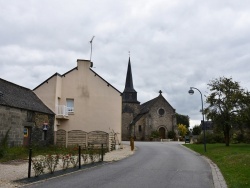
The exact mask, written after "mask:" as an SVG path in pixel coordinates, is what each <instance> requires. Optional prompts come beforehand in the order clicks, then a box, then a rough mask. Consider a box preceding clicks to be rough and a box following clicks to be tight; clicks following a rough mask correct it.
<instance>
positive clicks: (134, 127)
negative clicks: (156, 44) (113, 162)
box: [122, 58, 177, 141]
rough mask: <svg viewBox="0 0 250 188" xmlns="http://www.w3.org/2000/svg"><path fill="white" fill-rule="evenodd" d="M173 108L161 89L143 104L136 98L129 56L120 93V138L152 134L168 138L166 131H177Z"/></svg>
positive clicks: (149, 137) (146, 138) (127, 138)
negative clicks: (123, 87) (123, 86)
mask: <svg viewBox="0 0 250 188" xmlns="http://www.w3.org/2000/svg"><path fill="white" fill-rule="evenodd" d="M175 114H176V113H175V109H174V108H173V107H172V106H171V105H170V104H169V103H168V101H167V100H166V99H165V98H164V97H163V95H162V91H161V90H160V91H159V95H158V96H157V97H155V98H154V99H152V100H149V101H147V102H145V103H143V104H140V102H139V101H138V100H137V92H136V90H135V89H134V86H133V77H132V69H131V62H130V58H129V61H128V68H127V75H126V82H125V89H124V91H123V94H122V140H129V139H130V138H131V137H133V138H134V139H135V140H141V141H143V140H145V141H146V140H151V139H152V134H153V133H154V134H155V133H157V134H156V135H159V138H161V139H166V138H168V132H169V131H174V132H176V133H177V125H176V115H175Z"/></svg>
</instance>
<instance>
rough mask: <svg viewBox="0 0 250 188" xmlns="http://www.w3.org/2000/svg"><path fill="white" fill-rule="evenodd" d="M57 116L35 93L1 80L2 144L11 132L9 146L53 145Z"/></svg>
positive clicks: (0, 119)
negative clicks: (54, 125) (55, 117)
mask: <svg viewBox="0 0 250 188" xmlns="http://www.w3.org/2000/svg"><path fill="white" fill-rule="evenodd" d="M54 116H55V115H54V113H53V112H52V111H51V110H50V109H49V108H48V107H47V106H46V105H45V104H44V103H43V102H42V101H41V100H40V99H39V98H38V97H37V96H36V94H35V93H34V92H33V91H32V90H30V89H28V88H25V87H22V86H19V85H16V84H14V83H11V82H8V81H6V80H3V79H1V78H0V140H2V138H3V137H4V136H5V135H6V133H7V131H8V130H9V134H8V136H9V145H10V146H21V145H24V146H28V145H30V144H32V145H48V144H53V142H54V129H53V128H54V127H53V126H51V125H53V123H54Z"/></svg>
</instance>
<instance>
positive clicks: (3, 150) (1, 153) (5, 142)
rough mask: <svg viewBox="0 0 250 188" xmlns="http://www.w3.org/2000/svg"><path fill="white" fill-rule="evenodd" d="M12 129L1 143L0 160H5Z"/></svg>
mask: <svg viewBox="0 0 250 188" xmlns="http://www.w3.org/2000/svg"><path fill="white" fill-rule="evenodd" d="M10 129H11V128H9V129H8V130H7V132H6V133H5V135H4V137H3V138H2V140H1V141H0V158H3V157H4V156H5V155H6V153H7V149H8V140H9V132H10Z"/></svg>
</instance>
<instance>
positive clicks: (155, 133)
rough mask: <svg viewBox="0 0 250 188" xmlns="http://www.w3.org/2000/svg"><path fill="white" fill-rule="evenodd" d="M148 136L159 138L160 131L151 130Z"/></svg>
mask: <svg viewBox="0 0 250 188" xmlns="http://www.w3.org/2000/svg"><path fill="white" fill-rule="evenodd" d="M150 137H151V138H159V137H160V133H159V132H158V131H152V132H151V136H150Z"/></svg>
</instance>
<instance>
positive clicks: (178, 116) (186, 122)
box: [176, 113, 189, 128]
mask: <svg viewBox="0 0 250 188" xmlns="http://www.w3.org/2000/svg"><path fill="white" fill-rule="evenodd" d="M176 121H177V122H176V123H177V125H178V124H183V125H186V127H187V128H189V117H188V116H186V115H181V114H178V113H176Z"/></svg>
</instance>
